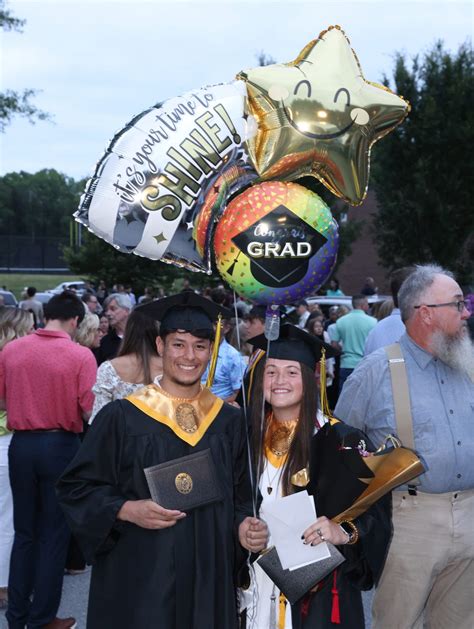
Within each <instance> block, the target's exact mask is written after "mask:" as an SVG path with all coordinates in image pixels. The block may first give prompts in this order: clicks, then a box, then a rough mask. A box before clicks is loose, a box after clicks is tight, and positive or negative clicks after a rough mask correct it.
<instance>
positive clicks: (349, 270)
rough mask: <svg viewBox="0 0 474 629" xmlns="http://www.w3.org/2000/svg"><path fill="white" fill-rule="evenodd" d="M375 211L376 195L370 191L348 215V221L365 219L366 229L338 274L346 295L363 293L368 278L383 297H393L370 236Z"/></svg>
mask: <svg viewBox="0 0 474 629" xmlns="http://www.w3.org/2000/svg"><path fill="white" fill-rule="evenodd" d="M376 212H377V202H376V199H375V194H374V193H373V192H371V191H369V192H368V194H367V198H366V199H365V201H364V202H363V203H362V205H359V206H357V207H351V208H350V210H349V212H348V217H347V220H348V221H351V220H354V219H356V220H358V219H362V220H363V221H364V226H363V229H362V233H361V235H360V236H359V238H358V239H357V240H356V241H355V242H353V243H352V254H351V255H350V256H348V257H347V258H346V259H345V260H344V262H343V263H342V264H341V266H340V267H339V269H338V271H337V279H338V280H339V284H340V286H341V289H342V291H343V292H344V293H345V294H346V295H354V294H357V293H358V292H360V290H361V288H362V286H363V285H364V281H365V278H366V277H367V276H371V277H373V278H374V279H375V283H376V285H377V286H378V289H379V293H380V294H385V295H387V294H390V291H389V285H388V278H387V270H386V269H385V268H384V267H383V266H382V265H381V263H380V261H379V258H378V255H377V250H376V248H375V246H374V244H373V236H372V234H371V225H372V221H373V216H372V215H373V214H375V213H376Z"/></svg>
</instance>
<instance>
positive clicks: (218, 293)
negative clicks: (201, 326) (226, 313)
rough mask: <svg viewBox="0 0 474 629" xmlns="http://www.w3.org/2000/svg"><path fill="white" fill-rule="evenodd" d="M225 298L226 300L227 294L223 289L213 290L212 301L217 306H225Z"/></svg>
mask: <svg viewBox="0 0 474 629" xmlns="http://www.w3.org/2000/svg"><path fill="white" fill-rule="evenodd" d="M225 298H226V294H225V291H224V290H222V288H213V289H212V290H211V299H212V301H213V302H214V303H215V304H217V305H219V306H223V305H224V302H225Z"/></svg>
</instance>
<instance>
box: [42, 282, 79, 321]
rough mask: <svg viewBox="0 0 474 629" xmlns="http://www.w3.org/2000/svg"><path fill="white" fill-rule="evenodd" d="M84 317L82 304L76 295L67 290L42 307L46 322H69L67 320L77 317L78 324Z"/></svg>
mask: <svg viewBox="0 0 474 629" xmlns="http://www.w3.org/2000/svg"><path fill="white" fill-rule="evenodd" d="M84 315H85V310H84V304H83V303H82V301H81V300H80V299H79V297H78V296H77V295H75V294H74V293H72V292H71V291H69V290H65V291H64V292H62V293H61V294H60V295H54V297H52V298H51V299H50V300H49V301H48V303H47V304H45V305H44V318H45V319H46V320H47V321H53V320H55V319H57V320H59V321H69V319H74V317H79V319H78V324H79V323H81V321H82V320H83V319H84Z"/></svg>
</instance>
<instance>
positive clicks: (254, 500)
mask: <svg viewBox="0 0 474 629" xmlns="http://www.w3.org/2000/svg"><path fill="white" fill-rule="evenodd" d="M234 314H235V330H236V335H237V346H238V348H239V352H241V351H242V343H241V339H240V329H239V323H240V320H239V311H238V310H237V295H236V294H235V290H234ZM240 375H241V385H240V389H241V392H242V409H243V411H244V420H245V440H246V443H247V459H248V463H249V471H250V491H251V492H252V510H253V517H254V518H256V517H257V491H256V489H255V480H254V478H255V477H254V469H253V462H252V448H251V446H250V435H249V425H248V413H247V393H246V391H245V379H244V375H245V373H244V371H243V370H242V367H241V369H240Z"/></svg>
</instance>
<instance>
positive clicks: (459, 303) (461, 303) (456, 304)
mask: <svg viewBox="0 0 474 629" xmlns="http://www.w3.org/2000/svg"><path fill="white" fill-rule="evenodd" d="M422 306H426V307H427V308H442V307H443V306H454V307H455V308H456V309H457V311H458V312H462V311H463V310H464V308H466V310H469V307H468V302H467V301H465V300H464V299H460V300H459V301H448V302H447V303H446V304H420V305H419V306H413V308H421V307H422ZM469 312H470V310H469Z"/></svg>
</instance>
